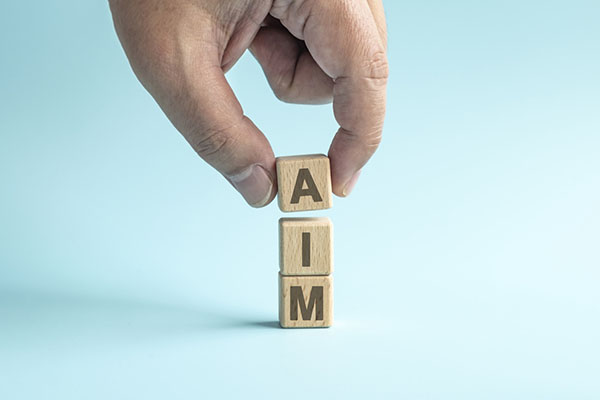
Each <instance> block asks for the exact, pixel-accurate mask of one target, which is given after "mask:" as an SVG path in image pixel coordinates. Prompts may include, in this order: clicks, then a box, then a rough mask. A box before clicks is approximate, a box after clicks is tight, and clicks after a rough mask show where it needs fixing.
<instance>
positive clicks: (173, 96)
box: [110, 0, 388, 207]
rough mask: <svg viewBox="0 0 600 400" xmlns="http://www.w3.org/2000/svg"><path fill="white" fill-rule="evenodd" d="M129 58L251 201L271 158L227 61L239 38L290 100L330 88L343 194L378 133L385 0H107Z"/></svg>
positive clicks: (260, 192)
mask: <svg viewBox="0 0 600 400" xmlns="http://www.w3.org/2000/svg"><path fill="white" fill-rule="evenodd" d="M110 6H111V10H112V14H113V18H114V23H115V27H116V30H117V34H118V36H119V39H120V40H121V43H122V44H123V48H124V49H125V52H126V54H127V56H128V58H129V61H130V63H131V66H132V68H133V70H134V72H135V74H136V75H137V77H138V78H139V80H140V81H141V82H142V84H143V85H144V87H145V88H146V89H147V90H148V91H149V92H150V93H151V94H152V96H153V97H154V98H155V99H156V101H157V102H158V104H159V105H160V107H161V108H162V109H163V111H164V112H165V113H166V115H167V116H168V118H169V119H170V120H171V122H172V123H173V125H175V127H176V128H177V129H178V130H179V131H180V132H181V133H182V134H183V136H184V137H185V138H186V140H187V141H188V142H189V143H190V145H191V146H192V147H193V148H194V149H195V150H196V152H197V153H198V154H199V155H200V157H202V158H203V159H204V160H205V161H206V162H208V163H209V164H210V165H212V166H213V167H214V168H216V169H217V170H218V171H219V172H220V173H221V174H223V176H225V178H226V179H227V180H229V182H230V183H231V184H232V185H233V186H234V187H235V188H236V189H237V190H238V191H239V192H240V193H241V194H242V196H244V198H245V199H246V201H247V202H248V203H249V204H250V205H252V206H254V207H262V206H264V205H266V204H268V203H269V202H270V201H271V200H272V199H273V197H274V196H275V193H276V180H275V177H276V173H275V158H274V155H273V150H272V149H271V146H270V145H269V142H268V141H267V139H266V138H265V136H264V135H263V134H262V133H261V131H260V130H259V129H258V128H257V127H256V126H255V125H254V124H253V123H252V121H250V119H248V118H247V117H246V116H244V113H243V111H242V107H241V106H240V104H239V102H238V101H237V99H236V97H235V95H234V93H233V91H232V90H231V88H230V87H229V85H228V84H227V81H226V79H225V75H224V73H225V72H226V71H227V70H229V69H230V68H231V67H232V66H233V65H234V64H235V62H236V61H237V60H238V59H239V58H240V57H241V56H242V54H243V53H244V51H245V50H246V49H248V48H249V49H250V51H251V52H252V54H253V55H254V56H255V57H256V59H257V60H258V62H259V63H260V64H261V66H262V68H263V70H264V72H265V75H266V77H267V80H268V81H269V84H270V85H271V88H272V89H273V91H274V92H275V95H276V96H277V97H278V98H279V99H281V100H283V101H286V102H292V103H307V104H323V103H329V102H331V101H332V100H333V111H334V115H335V118H336V120H337V122H338V123H339V125H340V129H339V130H338V131H337V133H336V135H335V137H334V139H333V142H332V143H331V147H330V148H329V158H330V160H331V175H332V185H333V192H334V193H335V194H336V195H338V196H347V195H348V194H349V193H350V191H351V190H352V187H353V186H354V184H355V183H356V180H357V179H358V175H359V173H360V170H361V168H362V167H363V166H364V165H365V163H366V162H367V161H368V160H369V158H370V157H371V156H372V155H373V153H374V152H375V150H376V148H377V146H378V145H379V143H380V141H381V131H382V127H383V119H384V114H385V86H386V83H387V76H388V64H387V56H386V26H385V17H384V13H383V6H382V3H381V0H110Z"/></svg>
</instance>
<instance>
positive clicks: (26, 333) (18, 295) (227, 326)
mask: <svg viewBox="0 0 600 400" xmlns="http://www.w3.org/2000/svg"><path fill="white" fill-rule="evenodd" d="M0 319H1V320H2V327H3V328H2V330H0V345H2V344H4V345H10V342H15V341H17V342H25V343H35V342H48V341H52V342H55V341H59V342H64V343H69V342H72V341H73V340H74V341H75V342H77V343H80V342H82V341H83V342H86V341H91V342H94V343H97V342H98V341H103V340H105V339H110V340H112V341H115V340H116V341H118V342H120V341H125V342H129V341H135V342H139V341H156V340H159V339H161V338H164V337H173V336H184V337H191V338H207V337H211V334H213V333H217V332H223V333H225V331H226V332H227V333H228V334H238V333H247V332H248V331H250V330H254V329H252V328H259V329H260V328H271V329H272V328H278V327H279V325H278V323H277V322H276V321H265V319H264V316H263V318H260V317H259V318H257V319H256V320H252V319H249V318H248V315H247V314H246V315H243V316H242V315H237V314H236V313H235V312H232V311H231V310H228V309H227V308H225V307H219V305H214V306H210V305H205V304H199V305H197V304H194V305H181V304H166V303H160V302H153V301H152V300H144V299H135V298H119V297H111V296H110V295H106V296H92V295H85V294H83V295H82V294H69V293H42V292H34V291H17V290H0ZM213 336H214V335H213Z"/></svg>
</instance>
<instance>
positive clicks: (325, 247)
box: [279, 218, 333, 275]
mask: <svg viewBox="0 0 600 400" xmlns="http://www.w3.org/2000/svg"><path fill="white" fill-rule="evenodd" d="M279 271H280V272H281V274H282V275H329V274H331V273H332V272H333V224H332V223H331V220H330V219H329V218H281V219H280V220H279Z"/></svg>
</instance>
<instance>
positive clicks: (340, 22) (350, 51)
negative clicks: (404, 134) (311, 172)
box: [275, 0, 388, 196]
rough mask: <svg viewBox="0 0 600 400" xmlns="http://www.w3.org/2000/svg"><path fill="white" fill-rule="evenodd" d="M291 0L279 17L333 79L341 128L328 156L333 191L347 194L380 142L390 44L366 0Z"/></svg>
mask: <svg viewBox="0 0 600 400" xmlns="http://www.w3.org/2000/svg"><path fill="white" fill-rule="evenodd" d="M291 3H292V5H290V6H289V8H287V10H286V11H287V12H286V13H282V15H281V16H280V17H279V18H280V19H281V21H282V23H283V24H284V25H285V26H286V28H288V29H289V30H290V32H291V33H292V34H294V35H295V36H297V37H299V38H300V39H304V41H305V43H306V46H307V48H308V50H309V51H310V53H311V55H312V56H313V58H314V59H315V61H316V62H317V64H318V65H319V66H320V67H321V69H322V70H323V71H324V72H325V73H326V74H327V75H329V76H330V77H331V78H333V79H334V82H335V83H334V88H333V111H334V115H335V118H336V120H337V122H338V124H339V125H340V128H339V130H338V131H337V133H336V135H335V137H334V139H333V141H332V143H331V147H330V148H329V158H330V160H331V176H332V186H333V192H334V193H335V194H336V195H338V196H346V195H348V194H349V193H350V191H351V190H352V187H353V185H354V183H355V182H356V179H357V178H358V173H359V171H360V169H361V168H362V167H363V166H364V165H365V164H366V163H367V161H368V160H369V158H371V156H372V155H373V153H374V152H375V150H376V149H377V147H378V146H379V143H380V142H381V134H382V130H383V120H384V116H385V100H386V85H387V78H388V62H387V54H386V45H385V42H384V40H382V36H380V34H381V32H380V31H379V29H378V26H377V23H376V20H375V17H374V15H373V12H372V10H371V7H370V6H369V2H367V1H364V0H341V1H330V0H313V1H306V0H305V1H304V2H294V1H292V2H291ZM294 3H304V5H305V6H304V7H302V6H294ZM371 3H373V2H371ZM306 4H308V5H306ZM278 11H281V10H278ZM275 16H276V17H277V15H275ZM378 18H380V15H378Z"/></svg>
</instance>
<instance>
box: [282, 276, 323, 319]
mask: <svg viewBox="0 0 600 400" xmlns="http://www.w3.org/2000/svg"><path fill="white" fill-rule="evenodd" d="M279 324H280V325H281V327H282V328H326V327H329V326H331V325H332V324H333V278H332V276H331V275H325V276H284V275H281V274H279Z"/></svg>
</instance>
